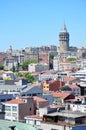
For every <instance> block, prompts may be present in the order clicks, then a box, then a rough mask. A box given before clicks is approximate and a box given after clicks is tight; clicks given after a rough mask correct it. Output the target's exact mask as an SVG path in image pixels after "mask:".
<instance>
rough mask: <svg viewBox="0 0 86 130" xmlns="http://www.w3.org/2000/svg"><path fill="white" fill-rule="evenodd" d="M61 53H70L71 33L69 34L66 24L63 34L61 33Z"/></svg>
mask: <svg viewBox="0 0 86 130" xmlns="http://www.w3.org/2000/svg"><path fill="white" fill-rule="evenodd" d="M59 42H60V48H59V49H60V52H66V51H69V33H68V32H67V29H66V25H65V24H64V26H63V28H62V30H61V32H60V33H59Z"/></svg>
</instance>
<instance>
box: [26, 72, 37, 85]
mask: <svg viewBox="0 0 86 130" xmlns="http://www.w3.org/2000/svg"><path fill="white" fill-rule="evenodd" d="M24 77H25V78H26V79H28V80H29V81H30V82H32V83H33V82H34V81H35V79H34V77H33V76H32V75H31V74H30V73H26V74H24Z"/></svg>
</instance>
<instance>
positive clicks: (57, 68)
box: [53, 57, 59, 71]
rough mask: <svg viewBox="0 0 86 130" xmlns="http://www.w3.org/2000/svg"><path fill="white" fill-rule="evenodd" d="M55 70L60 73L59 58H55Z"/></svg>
mask: <svg viewBox="0 0 86 130" xmlns="http://www.w3.org/2000/svg"><path fill="white" fill-rule="evenodd" d="M53 69H54V70H55V71H56V70H57V71H58V70H59V59H58V57H54V59H53Z"/></svg>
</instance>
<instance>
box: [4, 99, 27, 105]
mask: <svg viewBox="0 0 86 130" xmlns="http://www.w3.org/2000/svg"><path fill="white" fill-rule="evenodd" d="M23 103H25V102H23V101H22V100H21V99H13V100H10V101H7V102H6V104H23Z"/></svg>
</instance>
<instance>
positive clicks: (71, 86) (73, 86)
mask: <svg viewBox="0 0 86 130" xmlns="http://www.w3.org/2000/svg"><path fill="white" fill-rule="evenodd" d="M69 87H70V88H71V89H72V88H79V87H78V86H77V85H76V84H69Z"/></svg>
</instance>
